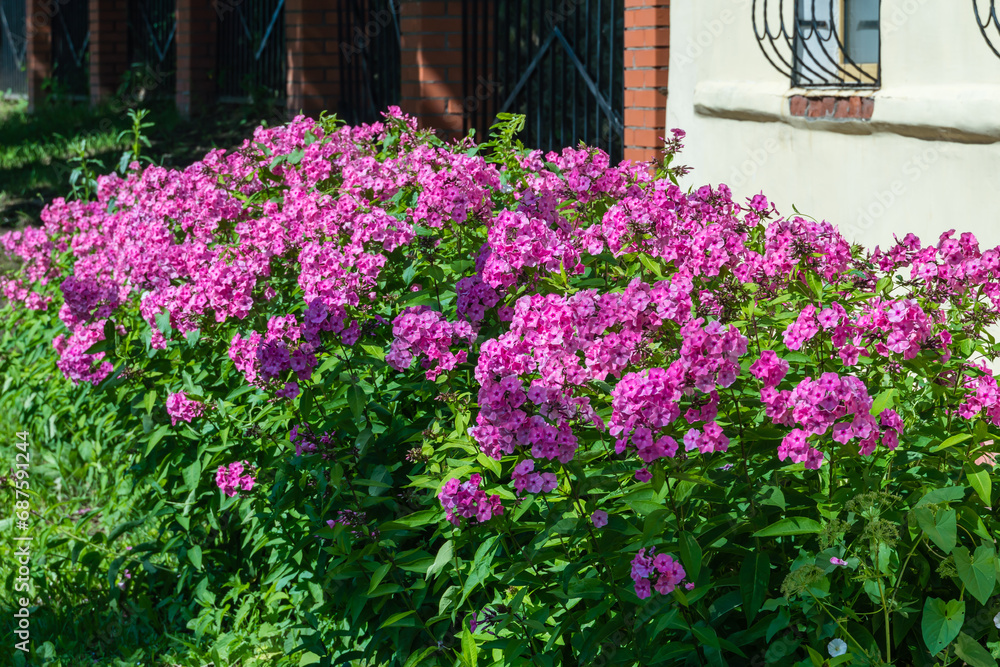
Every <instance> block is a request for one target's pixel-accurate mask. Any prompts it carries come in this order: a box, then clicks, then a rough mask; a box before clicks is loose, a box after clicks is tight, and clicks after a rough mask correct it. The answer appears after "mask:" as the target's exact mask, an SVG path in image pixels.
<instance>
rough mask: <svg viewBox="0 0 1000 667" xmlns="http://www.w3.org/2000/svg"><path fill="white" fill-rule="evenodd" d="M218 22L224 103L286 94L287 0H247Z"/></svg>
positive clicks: (227, 12)
mask: <svg viewBox="0 0 1000 667" xmlns="http://www.w3.org/2000/svg"><path fill="white" fill-rule="evenodd" d="M226 9H227V11H225V12H224V13H220V16H219V22H218V39H217V42H216V44H217V47H218V90H219V101H221V102H246V101H260V100H275V99H283V98H284V97H285V0H243V1H242V2H236V3H232V6H231V7H230V6H227V7H226Z"/></svg>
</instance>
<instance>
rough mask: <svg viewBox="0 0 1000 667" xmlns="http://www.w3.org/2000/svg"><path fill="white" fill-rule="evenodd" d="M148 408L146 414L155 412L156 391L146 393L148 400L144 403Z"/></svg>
mask: <svg viewBox="0 0 1000 667" xmlns="http://www.w3.org/2000/svg"><path fill="white" fill-rule="evenodd" d="M143 403H144V404H145V408H146V414H151V413H152V412H153V406H154V405H155V404H156V391H155V390H152V389H151V390H149V391H147V392H146V398H145V400H144V401H143Z"/></svg>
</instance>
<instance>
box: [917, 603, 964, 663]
mask: <svg viewBox="0 0 1000 667" xmlns="http://www.w3.org/2000/svg"><path fill="white" fill-rule="evenodd" d="M963 623H965V602H964V601H961V600H949V601H948V602H945V601H944V600H940V599H938V598H927V600H926V601H924V613H923V616H921V618H920V632H921V634H922V635H923V638H924V643H925V644H926V645H927V648H928V650H930V652H931V655H937V654H938V653H940V652H941V651H942V650H943V649H944V647H945V646H947V645H948V644H950V643H951V642H952V640H954V639H955V637H957V636H958V633H959V632H960V631H961V630H962V624H963Z"/></svg>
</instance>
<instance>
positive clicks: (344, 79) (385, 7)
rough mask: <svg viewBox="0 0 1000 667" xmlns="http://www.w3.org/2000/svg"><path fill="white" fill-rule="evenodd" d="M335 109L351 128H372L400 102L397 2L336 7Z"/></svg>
mask: <svg viewBox="0 0 1000 667" xmlns="http://www.w3.org/2000/svg"><path fill="white" fill-rule="evenodd" d="M337 6H338V12H339V13H338V25H339V31H340V32H339V37H340V42H339V43H338V44H337V47H338V48H337V50H338V52H339V53H340V87H341V100H340V107H339V108H338V109H336V112H337V115H338V116H339V117H340V118H342V119H343V120H345V121H347V122H348V123H349V124H351V125H355V124H357V123H373V122H375V121H378V120H381V119H382V112H383V111H385V110H386V108H388V107H389V106H393V105H398V104H399V100H400V79H401V76H400V63H401V60H400V32H399V0H343V1H342V2H339V3H337Z"/></svg>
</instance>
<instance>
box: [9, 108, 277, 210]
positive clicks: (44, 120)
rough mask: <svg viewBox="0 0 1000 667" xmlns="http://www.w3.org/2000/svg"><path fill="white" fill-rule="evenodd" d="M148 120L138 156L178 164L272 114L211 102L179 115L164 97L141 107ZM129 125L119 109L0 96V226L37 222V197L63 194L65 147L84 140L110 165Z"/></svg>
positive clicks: (238, 138) (236, 137)
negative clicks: (32, 103)
mask: <svg viewBox="0 0 1000 667" xmlns="http://www.w3.org/2000/svg"><path fill="white" fill-rule="evenodd" d="M148 109H149V111H150V115H149V116H148V117H147V119H146V120H147V121H152V122H153V124H154V125H153V127H152V128H150V129H149V131H148V133H147V138H148V139H149V140H150V143H151V144H152V145H151V146H150V147H149V148H148V149H146V151H145V152H144V155H145V156H147V157H150V158H152V159H153V161H154V162H155V163H156V164H159V165H162V166H164V167H172V168H184V167H186V166H188V165H189V164H191V163H193V162H195V161H197V160H199V159H201V158H202V157H204V155H205V153H207V152H208V151H210V150H212V149H214V148H227V149H229V148H234V147H236V146H238V145H239V144H240V143H242V141H243V140H244V139H246V138H247V137H250V136H251V135H252V134H253V130H254V128H256V127H257V126H258V125H259V124H260V123H261V121H262V120H264V121H269V124H271V125H273V124H274V123H275V122H277V121H279V120H281V117H280V114H278V113H276V112H275V111H274V110H273V109H270V110H269V109H267V108H266V107H260V106H258V107H245V106H219V107H217V108H214V109H211V110H208V111H206V112H205V113H204V114H203V115H202V116H200V117H197V118H194V119H192V120H183V119H181V118H180V117H179V116H178V114H177V112H176V110H175V109H174V108H173V106H172V104H170V103H158V104H154V105H150V106H149V107H148ZM130 128H131V121H130V120H129V118H128V116H127V113H126V112H123V111H121V110H113V109H111V108H101V107H98V108H93V109H92V108H90V107H87V106H84V105H73V104H68V103H62V104H57V105H52V106H50V107H46V108H42V109H39V110H38V111H36V112H35V113H33V114H29V113H27V110H26V107H25V104H24V102H15V103H11V102H0V228H11V227H21V226H24V225H29V224H37V223H38V216H39V214H40V213H41V210H42V207H43V206H44V205H45V203H47V202H49V201H51V200H52V199H53V198H55V197H60V196H66V195H68V194H69V193H70V191H71V188H70V185H69V175H70V173H71V172H72V171H73V166H72V165H71V163H70V162H69V159H70V158H71V157H73V156H74V155H75V154H76V152H75V150H74V149H73V146H74V145H75V144H76V143H77V142H78V141H80V140H81V139H86V140H87V153H88V155H91V156H92V157H95V158H97V159H98V160H100V161H101V162H102V163H103V166H104V170H103V172H102V173H109V172H111V171H112V170H114V169H115V168H116V167H117V163H118V158H119V157H120V156H121V153H122V151H123V150H124V149H125V148H126V146H127V143H128V141H129V138H128V137H125V138H123V139H122V140H118V135H119V134H120V133H121V132H123V131H126V130H129V129H130Z"/></svg>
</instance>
